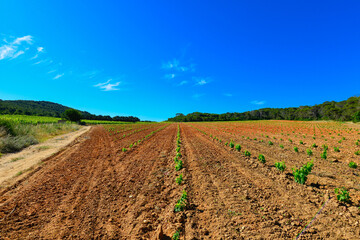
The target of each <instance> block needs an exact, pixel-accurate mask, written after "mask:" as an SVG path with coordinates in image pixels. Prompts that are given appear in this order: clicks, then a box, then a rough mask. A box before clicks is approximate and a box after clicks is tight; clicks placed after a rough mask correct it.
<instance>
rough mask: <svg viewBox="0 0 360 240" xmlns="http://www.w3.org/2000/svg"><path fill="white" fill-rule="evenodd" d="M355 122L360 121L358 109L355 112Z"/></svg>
mask: <svg viewBox="0 0 360 240" xmlns="http://www.w3.org/2000/svg"><path fill="white" fill-rule="evenodd" d="M353 122H360V111H358V112H356V113H355V114H354V116H353Z"/></svg>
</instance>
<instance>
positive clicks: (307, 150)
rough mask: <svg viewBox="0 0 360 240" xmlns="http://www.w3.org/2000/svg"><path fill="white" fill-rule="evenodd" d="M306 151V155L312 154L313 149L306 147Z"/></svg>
mask: <svg viewBox="0 0 360 240" xmlns="http://www.w3.org/2000/svg"><path fill="white" fill-rule="evenodd" d="M306 153H307V155H308V156H311V155H312V154H313V151H312V150H311V149H310V148H308V149H306Z"/></svg>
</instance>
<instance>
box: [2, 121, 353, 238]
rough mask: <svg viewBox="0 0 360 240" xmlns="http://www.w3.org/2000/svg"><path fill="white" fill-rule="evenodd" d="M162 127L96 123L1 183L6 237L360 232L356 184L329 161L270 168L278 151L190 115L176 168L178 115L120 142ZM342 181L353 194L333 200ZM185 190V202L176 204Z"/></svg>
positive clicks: (333, 234)
mask: <svg viewBox="0 0 360 240" xmlns="http://www.w3.org/2000/svg"><path fill="white" fill-rule="evenodd" d="M161 126H163V125H158V126H157V127H154V128H153V129H149V130H146V131H140V132H137V133H134V134H133V135H130V136H128V137H125V138H123V139H115V138H114V137H113V136H111V135H109V133H108V132H107V131H106V130H105V129H104V128H103V127H101V126H97V127H93V128H92V129H91V130H90V131H89V132H88V133H86V134H85V135H83V136H82V137H80V138H78V139H77V140H76V141H75V142H74V143H73V145H72V146H71V147H69V148H67V149H65V150H63V151H61V152H59V153H58V154H56V155H54V156H52V157H50V158H48V159H47V160H46V161H44V164H43V165H42V166H41V167H39V168H38V169H36V170H35V171H34V172H33V173H32V174H30V175H28V177H27V178H25V179H23V180H22V181H20V182H18V183H16V184H15V185H13V186H11V187H8V188H6V189H2V190H0V191H1V192H0V239H170V238H171V237H172V236H173V234H174V233H175V232H176V231H177V230H180V239H296V238H297V239H359V236H360V230H359V222H360V215H359V209H358V207H357V206H358V205H357V204H358V202H357V198H358V197H359V195H358V192H353V191H354V189H356V186H357V185H356V183H354V181H350V182H349V179H348V178H346V177H343V176H340V175H341V173H344V174H345V172H342V171H341V170H339V169H338V168H337V167H334V166H333V165H332V164H328V165H329V167H327V166H326V163H327V162H325V161H324V162H323V163H322V164H321V168H316V167H317V165H315V168H314V173H315V174H313V175H311V176H310V177H309V181H308V182H307V183H306V185H300V184H297V183H295V182H294V180H293V177H292V175H291V171H289V170H287V171H285V172H284V173H281V172H279V171H278V170H277V169H276V168H275V167H273V162H274V161H278V160H277V159H276V154H280V152H279V150H274V149H271V148H268V147H267V146H266V145H261V144H254V143H251V142H249V143H248V146H247V147H248V148H249V150H252V151H260V152H263V154H264V155H265V156H267V157H268V159H267V160H268V161H267V163H265V164H261V163H260V162H259V161H258V160H257V159H256V157H245V156H243V155H242V154H241V153H240V152H237V151H234V150H232V149H230V148H229V147H226V146H224V144H220V143H218V142H217V141H214V140H213V139H212V138H210V137H209V136H208V135H205V134H203V133H202V132H200V131H198V130H197V129H195V128H194V127H192V125H190V124H180V136H181V154H182V157H181V159H182V161H183V162H184V168H183V169H182V170H180V171H175V168H174V166H175V163H174V157H175V155H176V151H175V149H176V135H177V131H178V129H177V126H178V124H169V125H168V126H166V127H165V128H164V129H162V130H160V131H158V132H156V133H154V134H153V135H152V136H150V137H149V138H148V139H146V140H144V141H143V142H141V143H140V144H138V145H137V146H135V147H133V148H132V149H129V150H128V151H126V152H123V151H121V149H122V148H123V147H124V146H128V145H129V143H131V142H134V141H137V140H138V139H141V138H143V137H144V136H145V135H148V134H149V132H151V131H153V130H156V129H157V128H160V127H161ZM204 130H208V129H205V128H204ZM209 131H210V130H209ZM214 133H216V134H218V135H220V132H219V131H218V132H215V131H214ZM223 137H224V138H226V137H227V135H226V134H224V136H223ZM232 137H233V136H232ZM229 138H230V136H229ZM281 154H282V155H284V154H285V155H286V152H284V151H282V152H281ZM289 155H290V153H289ZM289 161H290V163H294V164H295V161H297V159H291V160H289ZM299 161H301V160H300V158H299ZM302 163H303V161H301V164H302ZM346 173H347V172H346ZM179 174H183V176H184V181H183V183H182V184H181V185H178V184H177V183H176V182H175V178H176V177H177V176H178V175H179ZM355 180H357V178H356V176H355ZM338 184H342V185H344V186H346V187H349V186H350V187H353V190H352V192H351V193H352V196H353V197H352V200H353V202H352V203H348V204H340V203H339V202H338V201H337V200H336V197H335V195H334V193H333V186H337V185H338ZM346 184H348V186H347V185H346ZM183 189H185V190H186V191H187V195H188V204H187V207H186V209H185V211H184V212H177V213H175V212H174V205H175V203H176V201H177V200H178V199H179V198H180V196H181V193H182V191H183ZM321 209H322V210H321ZM319 210H321V211H320V212H319ZM318 212H319V213H318ZM317 213H318V214H317ZM314 217H315V218H314ZM313 218H314V220H313V222H312V223H311V224H310V225H309V226H308V228H307V229H306V231H304V232H302V230H303V229H304V227H305V226H306V225H307V224H308V223H309V222H310V221H311V220H312V219H313ZM301 232H302V233H301ZM299 233H301V234H300V235H299Z"/></svg>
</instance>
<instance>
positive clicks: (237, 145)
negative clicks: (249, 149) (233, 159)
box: [235, 144, 241, 152]
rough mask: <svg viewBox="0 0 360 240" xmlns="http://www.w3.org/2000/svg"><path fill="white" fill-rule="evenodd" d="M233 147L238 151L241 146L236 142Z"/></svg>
mask: <svg viewBox="0 0 360 240" xmlns="http://www.w3.org/2000/svg"><path fill="white" fill-rule="evenodd" d="M235 149H236V150H237V151H238V152H240V150H241V146H240V145H239V144H236V146H235Z"/></svg>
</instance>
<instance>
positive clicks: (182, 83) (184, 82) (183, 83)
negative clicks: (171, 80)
mask: <svg viewBox="0 0 360 240" xmlns="http://www.w3.org/2000/svg"><path fill="white" fill-rule="evenodd" d="M187 83H188V81H182V82H180V83H179V85H178V86H182V85H185V84H187Z"/></svg>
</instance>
